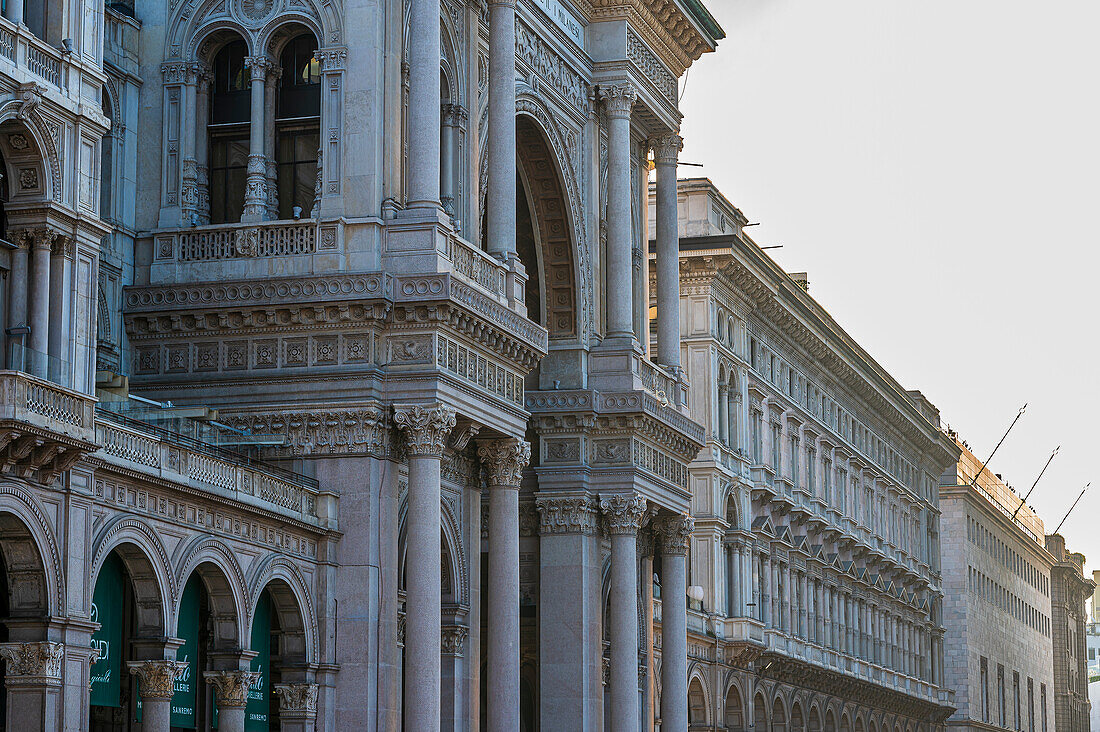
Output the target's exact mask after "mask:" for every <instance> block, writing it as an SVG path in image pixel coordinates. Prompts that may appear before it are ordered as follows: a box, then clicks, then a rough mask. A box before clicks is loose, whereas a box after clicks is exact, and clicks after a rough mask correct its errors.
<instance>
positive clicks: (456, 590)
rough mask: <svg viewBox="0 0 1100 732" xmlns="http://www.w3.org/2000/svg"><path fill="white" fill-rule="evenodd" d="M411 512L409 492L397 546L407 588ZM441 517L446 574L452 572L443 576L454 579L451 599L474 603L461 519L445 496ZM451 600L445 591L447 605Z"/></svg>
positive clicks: (452, 580)
mask: <svg viewBox="0 0 1100 732" xmlns="http://www.w3.org/2000/svg"><path fill="white" fill-rule="evenodd" d="M408 512H409V502H408V496H407V495H405V496H403V497H402V499H401V510H400V524H399V529H398V533H397V546H398V551H399V553H400V557H399V560H398V566H399V567H400V568H401V573H400V575H399V577H400V580H399V581H400V582H401V583H402V587H404V577H405V557H406V553H405V549H406V541H405V537H406V535H407V533H408ZM439 519H440V532H441V544H442V549H443V552H444V553H445V555H446V559H447V561H446V570H447V571H446V574H447V575H449V576H444V577H443V578H442V579H443V581H444V582H447V581H448V579H449V580H450V583H451V591H450V593H449V595H450V598H451V600H450V601H451V602H453V603H456V604H460V605H467V604H469V602H470V577H469V571H468V569H467V567H468V564H467V560H466V550H465V548H464V546H463V544H462V539H461V536H462V535H461V533H460V532H459V528H458V520H457V519H456V518H455V515H454V508H453V507H452V506H451V504H450V503H448V502H447V501H446V500H445V499H444V500H442V501H441V502H440V511H439ZM447 602H448V599H447V594H445V595H444V598H443V603H444V604H447Z"/></svg>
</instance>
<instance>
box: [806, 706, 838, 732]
mask: <svg viewBox="0 0 1100 732" xmlns="http://www.w3.org/2000/svg"><path fill="white" fill-rule="evenodd" d="M807 729H809V731H810V732H822V726H821V710H820V709H818V708H817V707H816V706H814V707H810V720H809V727H808V728H807ZM834 732H835V730H834Z"/></svg>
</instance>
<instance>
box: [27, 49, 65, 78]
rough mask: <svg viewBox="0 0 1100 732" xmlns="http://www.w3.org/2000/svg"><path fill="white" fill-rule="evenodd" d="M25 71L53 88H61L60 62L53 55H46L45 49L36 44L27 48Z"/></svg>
mask: <svg viewBox="0 0 1100 732" xmlns="http://www.w3.org/2000/svg"><path fill="white" fill-rule="evenodd" d="M50 51H51V52H52V51H53V49H50ZM27 69H29V70H30V72H31V73H32V74H34V75H35V76H39V77H41V78H43V79H45V80H46V81H48V82H50V83H51V84H53V85H54V86H61V61H60V59H58V58H55V57H54V55H53V53H47V51H46V49H45V48H41V47H39V46H38V45H36V44H29V45H28V46H27Z"/></svg>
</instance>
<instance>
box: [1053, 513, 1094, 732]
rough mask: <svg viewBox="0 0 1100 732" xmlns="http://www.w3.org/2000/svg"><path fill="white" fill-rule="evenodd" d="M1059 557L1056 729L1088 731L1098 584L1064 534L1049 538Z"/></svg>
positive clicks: (1055, 592)
mask: <svg viewBox="0 0 1100 732" xmlns="http://www.w3.org/2000/svg"><path fill="white" fill-rule="evenodd" d="M1046 548H1047V551H1048V552H1050V553H1051V554H1052V555H1053V556H1054V559H1055V563H1054V566H1053V568H1052V569H1051V573H1050V574H1051V578H1050V585H1051V591H1050V606H1051V614H1050V617H1051V629H1052V640H1053V645H1054V728H1055V729H1056V730H1058V732H1061V731H1062V730H1067V732H1087V730H1089V729H1091V727H1090V724H1091V722H1090V716H1091V715H1090V705H1089V673H1088V660H1087V658H1086V654H1087V638H1086V633H1087V624H1088V615H1087V611H1086V608H1085V603H1086V601H1087V600H1088V598H1089V597H1090V596H1091V595H1092V594H1093V591H1094V590H1095V589H1096V584H1095V583H1094V582H1093V581H1092V580H1091V579H1089V578H1088V577H1086V576H1085V573H1084V572H1085V555H1083V554H1080V553H1078V552H1071V551H1069V550H1068V549H1066V540H1065V539H1064V538H1063V537H1062V535H1061V534H1050V535H1048V536H1047V537H1046Z"/></svg>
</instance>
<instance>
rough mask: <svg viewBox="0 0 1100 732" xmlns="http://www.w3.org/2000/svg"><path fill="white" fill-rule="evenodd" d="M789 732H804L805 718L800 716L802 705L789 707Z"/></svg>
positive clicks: (797, 704)
mask: <svg viewBox="0 0 1100 732" xmlns="http://www.w3.org/2000/svg"><path fill="white" fill-rule="evenodd" d="M791 732H806V718H805V717H804V716H803V715H802V705H801V704H799V703H798V702H795V703H794V704H792V705H791Z"/></svg>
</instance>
